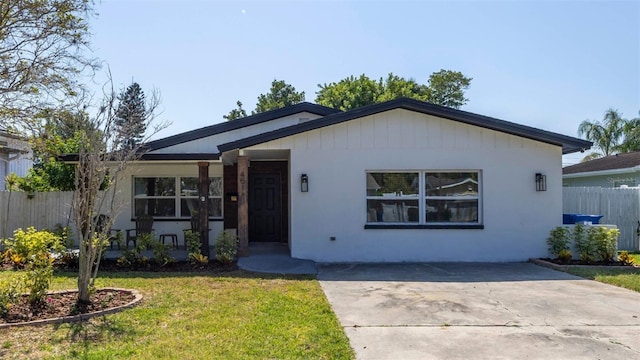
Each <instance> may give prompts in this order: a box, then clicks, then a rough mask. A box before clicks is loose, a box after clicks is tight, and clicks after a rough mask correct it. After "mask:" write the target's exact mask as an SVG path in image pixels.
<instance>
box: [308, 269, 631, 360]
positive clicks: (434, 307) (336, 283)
mask: <svg viewBox="0 0 640 360" xmlns="http://www.w3.org/2000/svg"><path fill="white" fill-rule="evenodd" d="M318 278H319V280H320V283H321V286H322V288H323V290H324V292H325V294H326V295H327V298H328V299H329V302H330V303H331V305H332V307H333V309H334V311H335V312H336V314H337V316H338V318H339V320H340V322H341V324H342V326H343V327H344V329H345V332H346V334H347V336H348V337H349V340H350V343H351V346H352V347H353V348H354V350H355V352H356V356H357V358H358V359H640V294H639V293H636V292H633V291H630V290H626V289H622V288H617V287H614V286H610V285H606V284H601V283H598V282H595V281H590V280H584V279H582V278H578V277H575V276H572V275H569V274H566V273H562V272H558V271H554V270H550V269H546V268H542V267H539V266H536V265H533V264H528V263H510V264H473V263H433V264H340V265H322V266H319V267H318Z"/></svg>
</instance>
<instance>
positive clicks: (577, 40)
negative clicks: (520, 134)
mask: <svg viewBox="0 0 640 360" xmlns="http://www.w3.org/2000/svg"><path fill="white" fill-rule="evenodd" d="M95 10H96V12H97V13H98V15H97V17H95V18H93V19H91V20H90V24H91V27H92V28H91V32H92V34H93V37H92V51H93V56H95V57H97V58H99V59H101V60H102V61H104V64H105V66H104V68H103V70H102V71H101V72H100V73H99V74H98V75H96V76H95V78H94V79H93V84H94V86H95V89H96V91H99V89H100V88H101V86H102V84H103V82H104V74H105V73H106V69H107V66H108V69H109V70H110V72H111V75H112V78H113V81H114V85H115V86H116V87H117V88H124V87H126V86H127V85H129V84H131V82H132V81H135V82H138V83H139V84H140V86H141V87H142V88H143V90H144V91H145V92H146V93H150V92H151V91H152V89H157V90H158V91H159V92H160V94H161V97H162V103H161V106H160V109H161V110H162V113H161V114H160V116H159V117H158V119H159V120H163V121H170V122H171V123H172V124H171V125H170V126H169V127H167V128H166V129H164V130H163V131H162V132H160V133H159V134H157V135H156V136H155V138H162V137H166V136H170V135H173V134H177V133H180V132H184V131H188V130H193V129H197V128H200V127H204V126H208V125H212V124H215V123H220V122H223V121H225V120H224V119H223V118H222V116H223V115H226V114H227V113H228V112H229V111H230V110H231V109H233V108H235V104H236V101H238V100H240V101H242V103H243V104H244V108H245V109H247V110H249V111H250V110H252V109H254V107H255V104H256V101H257V97H258V95H260V94H261V93H266V92H267V91H268V90H269V88H270V86H271V82H272V81H273V80H274V79H277V80H284V81H286V82H287V83H289V84H291V85H293V86H294V87H295V88H296V89H297V90H298V91H304V92H305V96H306V101H309V102H313V101H314V100H315V97H316V92H317V90H318V84H324V83H331V82H338V81H340V80H341V79H344V78H345V77H348V76H350V75H354V76H359V75H360V74H365V75H367V76H368V77H370V78H373V79H378V78H380V77H386V75H387V74H389V73H390V72H393V73H394V74H396V75H399V76H402V77H406V78H413V79H415V80H416V81H418V82H420V83H426V82H427V80H428V78H429V75H430V74H431V73H433V72H436V71H439V70H440V69H447V70H453V71H460V72H462V73H463V74H464V75H465V76H468V77H471V78H473V80H472V82H471V86H470V88H469V89H468V91H467V92H466V96H467V98H468V99H469V102H468V103H467V104H466V105H464V106H463V107H462V108H461V109H462V110H465V111H470V112H474V113H478V114H482V115H486V116H491V117H495V118H499V119H503V120H507V121H512V122H515V123H520V124H524V125H528V126H533V127H536V128H540V129H544V130H548V131H553V132H558V133H561V134H565V135H570V136H577V128H578V125H579V124H580V123H581V122H582V121H583V120H591V121H595V120H601V119H602V117H603V114H604V112H605V111H606V110H607V109H609V108H614V109H617V110H618V111H619V112H620V113H622V116H623V117H625V118H627V119H631V118H635V117H638V116H640V115H639V112H640V2H638V1H620V2H615V1H600V2H599V1H531V2H529V1H406V2H405V1H355V0H352V1H205V0H201V1H189V0H187V1H178V0H173V1H171V0H164V1H159V0H155V1H154V0H128V1H125V0H118V1H116V0H102V1H100V2H98V3H97V4H96V6H95ZM584 155H585V154H574V155H569V156H565V157H564V158H563V164H564V165H570V164H574V163H577V162H579V160H580V159H581V158H582V157H583V156H584Z"/></svg>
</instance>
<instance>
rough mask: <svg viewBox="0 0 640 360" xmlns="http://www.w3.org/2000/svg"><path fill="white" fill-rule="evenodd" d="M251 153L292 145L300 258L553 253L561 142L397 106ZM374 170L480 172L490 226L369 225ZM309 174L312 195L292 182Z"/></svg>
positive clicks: (484, 257) (496, 257) (508, 257)
mask: <svg viewBox="0 0 640 360" xmlns="http://www.w3.org/2000/svg"><path fill="white" fill-rule="evenodd" d="M250 149H251V150H253V149H255V150H259V149H290V154H291V158H290V174H291V178H292V186H291V189H290V191H291V199H290V214H291V215H290V216H291V221H290V236H291V255H292V256H293V257H295V258H302V259H311V260H315V261H322V262H341V261H368V262H374V261H376V262H377V261H387V262H394V261H395V262H399V261H524V260H527V259H529V258H531V257H545V256H548V254H547V245H546V238H547V236H548V233H549V230H550V229H551V228H553V227H555V226H558V225H560V224H562V171H561V168H562V149H561V147H560V146H554V145H550V144H545V143H541V142H538V141H533V140H529V139H526V138H522V137H517V136H512V135H508V134H505V133H500V132H496V131H493V130H487V129H484V128H480V127H476V126H471V125H466V124H462V123H459V122H454V121H451V120H447V119H441V118H437V117H434V116H429V115H424V114H419V113H415V112H411V111H407V110H402V109H396V110H391V111H388V112H384V113H379V114H376V115H372V116H367V117H364V118H361V119H355V120H351V121H347V122H344V123H340V124H336V125H332V126H328V127H324V128H320V129H316V130H312V131H309V132H306V133H301V134H297V135H292V136H289V137H285V138H282V139H279V140H274V141H271V142H267V143H264V144H260V145H257V146H253V147H251V148H250ZM371 170H380V171H384V170H389V171H391V170H399V171H400V170H402V171H403V170H479V171H480V172H481V179H482V181H481V194H482V195H481V204H480V206H481V208H482V210H481V213H482V224H483V225H484V229H481V230H471V229H464V230H454V229H384V230H383V229H364V225H365V223H366V190H365V187H366V175H365V174H366V171H371ZM538 172H540V173H543V174H545V175H546V176H547V189H548V190H547V191H545V192H536V190H535V181H534V180H535V174H536V173H538ZM303 173H304V174H307V175H308V177H309V192H307V193H302V192H300V190H299V186H295V185H294V184H298V183H299V181H300V180H299V179H300V175H301V174H303ZM331 237H335V240H334V241H331V240H330V238H331Z"/></svg>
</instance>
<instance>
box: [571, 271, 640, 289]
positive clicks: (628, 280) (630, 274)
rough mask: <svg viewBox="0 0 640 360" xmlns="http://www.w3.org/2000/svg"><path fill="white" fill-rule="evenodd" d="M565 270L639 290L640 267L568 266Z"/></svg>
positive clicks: (591, 278) (587, 277) (586, 277)
mask: <svg viewBox="0 0 640 360" xmlns="http://www.w3.org/2000/svg"><path fill="white" fill-rule="evenodd" d="M567 272H568V273H570V274H573V275H577V276H580V277H583V278H585V279H590V280H596V281H599V282H603V283H606V284H611V285H616V286H620V287H623V288H627V289H630V290H633V291H637V292H640V269H639V268H634V269H607V268H606V267H605V266H603V267H602V268H571V267H570V268H569V269H567Z"/></svg>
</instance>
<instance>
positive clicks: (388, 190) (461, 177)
mask: <svg viewBox="0 0 640 360" xmlns="http://www.w3.org/2000/svg"><path fill="white" fill-rule="evenodd" d="M366 193H367V208H366V211H367V214H366V219H367V223H368V224H385V223H386V224H399V225H403V224H404V225H420V224H422V225H456V224H457V225H480V224H481V215H482V214H481V209H482V207H481V201H482V198H481V173H480V171H479V170H460V171H449V170H443V171H431V170H420V171H367V173H366Z"/></svg>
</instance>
